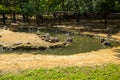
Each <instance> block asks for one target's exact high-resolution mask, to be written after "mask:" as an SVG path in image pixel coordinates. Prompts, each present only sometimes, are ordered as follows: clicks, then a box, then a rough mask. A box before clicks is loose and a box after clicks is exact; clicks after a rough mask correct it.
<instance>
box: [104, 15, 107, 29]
mask: <svg viewBox="0 0 120 80" xmlns="http://www.w3.org/2000/svg"><path fill="white" fill-rule="evenodd" d="M107 15H108V14H107V13H104V27H105V29H106V28H107Z"/></svg>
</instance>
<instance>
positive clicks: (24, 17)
mask: <svg viewBox="0 0 120 80" xmlns="http://www.w3.org/2000/svg"><path fill="white" fill-rule="evenodd" d="M22 16H23V22H25V15H24V14H23V15H22Z"/></svg>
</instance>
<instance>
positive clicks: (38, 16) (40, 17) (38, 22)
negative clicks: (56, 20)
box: [36, 15, 43, 26]
mask: <svg viewBox="0 0 120 80" xmlns="http://www.w3.org/2000/svg"><path fill="white" fill-rule="evenodd" d="M40 19H41V23H43V17H42V16H41V15H37V16H36V24H37V25H38V26H39V25H40Z"/></svg>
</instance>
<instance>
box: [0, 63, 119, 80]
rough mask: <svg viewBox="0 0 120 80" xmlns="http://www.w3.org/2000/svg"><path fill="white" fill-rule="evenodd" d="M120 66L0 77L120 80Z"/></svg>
mask: <svg viewBox="0 0 120 80" xmlns="http://www.w3.org/2000/svg"><path fill="white" fill-rule="evenodd" d="M119 74H120V65H113V64H109V65H107V66H101V67H95V66H94V67H67V68H52V69H45V68H42V69H36V70H30V71H24V72H21V73H18V74H4V75H0V80H120V75H119Z"/></svg>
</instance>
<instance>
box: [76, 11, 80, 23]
mask: <svg viewBox="0 0 120 80" xmlns="http://www.w3.org/2000/svg"><path fill="white" fill-rule="evenodd" d="M76 21H77V25H79V13H76Z"/></svg>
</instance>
